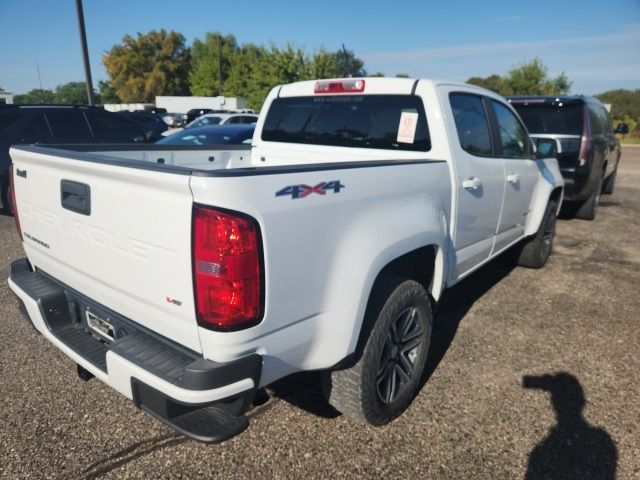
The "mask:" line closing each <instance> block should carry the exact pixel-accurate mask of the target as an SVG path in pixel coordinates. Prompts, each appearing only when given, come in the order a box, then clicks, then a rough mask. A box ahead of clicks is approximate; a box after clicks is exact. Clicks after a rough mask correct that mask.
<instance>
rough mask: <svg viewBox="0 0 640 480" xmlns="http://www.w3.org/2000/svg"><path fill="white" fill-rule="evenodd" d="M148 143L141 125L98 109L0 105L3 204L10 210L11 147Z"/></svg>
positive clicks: (0, 166) (1, 198)
mask: <svg viewBox="0 0 640 480" xmlns="http://www.w3.org/2000/svg"><path fill="white" fill-rule="evenodd" d="M145 140H146V136H145V132H144V129H143V127H142V126H141V125H139V124H138V123H137V122H134V121H133V120H130V119H128V118H125V117H124V116H122V115H120V114H117V113H111V112H107V111H106V110H104V109H102V108H98V107H86V106H72V105H0V201H1V202H2V207H3V209H4V211H5V212H6V213H10V211H11V209H10V207H9V193H8V189H9V176H8V170H9V165H10V164H11V158H10V157H9V147H10V146H11V145H16V144H31V143H48V144H52V143H132V142H143V141H145Z"/></svg>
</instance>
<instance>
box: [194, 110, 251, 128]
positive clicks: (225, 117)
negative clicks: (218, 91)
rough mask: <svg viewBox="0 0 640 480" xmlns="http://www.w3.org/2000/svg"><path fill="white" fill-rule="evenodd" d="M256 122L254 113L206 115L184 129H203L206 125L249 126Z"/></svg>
mask: <svg viewBox="0 0 640 480" xmlns="http://www.w3.org/2000/svg"><path fill="white" fill-rule="evenodd" d="M257 121H258V115H256V114H255V113H206V114H204V115H201V116H200V117H198V118H196V119H195V120H194V121H193V122H191V123H190V124H188V125H187V126H186V127H185V128H193V127H204V126H207V125H237V124H247V125H250V124H252V123H256V122H257Z"/></svg>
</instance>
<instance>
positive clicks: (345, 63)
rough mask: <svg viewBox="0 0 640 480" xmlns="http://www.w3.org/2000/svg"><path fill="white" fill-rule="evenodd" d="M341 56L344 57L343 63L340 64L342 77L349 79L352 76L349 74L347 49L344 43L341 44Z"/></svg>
mask: <svg viewBox="0 0 640 480" xmlns="http://www.w3.org/2000/svg"><path fill="white" fill-rule="evenodd" d="M342 54H343V55H344V56H343V57H342V58H343V59H344V61H343V62H342V68H343V70H342V75H344V76H345V77H349V78H351V77H352V76H353V75H351V72H349V71H348V70H349V68H348V67H349V65H348V63H349V54H348V53H347V49H346V48H345V46H344V43H343V44H342Z"/></svg>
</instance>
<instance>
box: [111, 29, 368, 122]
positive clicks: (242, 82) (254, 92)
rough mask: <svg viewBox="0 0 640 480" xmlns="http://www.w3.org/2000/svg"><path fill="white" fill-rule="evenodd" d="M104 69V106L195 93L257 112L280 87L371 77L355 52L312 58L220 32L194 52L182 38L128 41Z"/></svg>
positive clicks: (165, 35)
mask: <svg viewBox="0 0 640 480" xmlns="http://www.w3.org/2000/svg"><path fill="white" fill-rule="evenodd" d="M103 63H104V65H105V67H106V68H107V73H108V75H109V80H108V82H101V83H100V84H99V85H100V92H101V95H102V96H103V101H104V102H112V101H116V99H117V101H122V102H138V101H147V102H149V101H153V100H154V97H155V96H156V95H184V94H188V91H189V90H190V92H191V94H192V95H202V96H217V95H225V96H229V97H244V98H246V99H247V106H248V107H250V108H253V109H256V110H259V109H260V108H261V107H262V103H263V102H264V99H265V98H266V96H267V94H268V93H269V90H270V89H271V88H273V87H274V86H276V85H280V84H283V83H290V82H296V81H299V80H310V79H316V78H335V77H342V76H366V73H367V72H366V70H364V68H363V67H364V62H363V61H362V60H360V59H359V58H357V57H356V56H355V54H354V53H353V52H352V51H350V50H345V49H340V50H338V51H335V52H329V51H327V50H326V49H325V48H324V47H321V48H320V49H319V50H318V51H316V52H314V53H313V54H312V55H307V54H306V53H305V51H304V50H303V49H301V48H298V47H296V46H294V45H293V44H287V45H286V47H284V48H278V47H277V46H276V45H274V44H271V45H270V46H269V47H268V48H266V47H263V46H261V45H254V44H244V45H238V43H237V42H236V39H235V37H234V36H233V35H222V34H221V33H219V32H209V33H207V34H206V35H205V38H204V39H202V40H201V39H196V40H194V42H193V45H192V47H191V50H188V49H187V48H186V47H185V45H184V37H182V35H180V34H178V33H176V32H165V31H164V30H160V31H151V32H149V33H148V34H146V35H142V34H138V36H137V38H133V37H130V36H129V35H127V36H125V37H124V39H123V41H122V43H121V44H118V45H115V46H114V47H113V48H111V50H110V51H109V52H107V53H106V54H105V56H104V57H103ZM219 66H220V67H221V68H219ZM220 80H221V82H220ZM220 83H222V85H220ZM187 87H188V88H187Z"/></svg>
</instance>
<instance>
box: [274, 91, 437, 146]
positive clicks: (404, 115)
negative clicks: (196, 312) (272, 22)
mask: <svg viewBox="0 0 640 480" xmlns="http://www.w3.org/2000/svg"><path fill="white" fill-rule="evenodd" d="M262 140H265V141H269V142H285V143H304V144H313V145H332V146H339V147H358V148H381V149H388V150H414V151H423V152H425V151H427V150H430V149H431V139H430V137H429V129H428V126H427V118H426V115H425V112H424V108H423V106H422V101H421V99H420V98H418V97H416V96H414V95H335V96H333V95H331V96H329V95H328V96H324V95H323V96H314V97H291V98H278V99H276V100H274V101H273V103H272V104H271V107H270V108H269V112H268V113H267V118H266V119H265V124H264V127H263V129H262Z"/></svg>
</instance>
